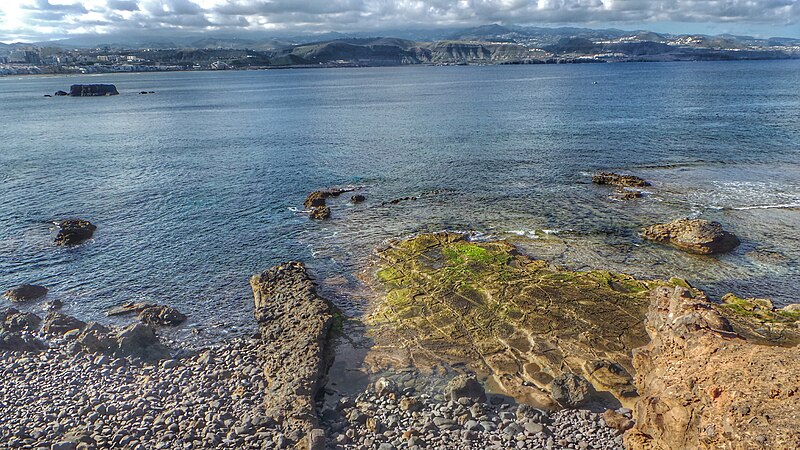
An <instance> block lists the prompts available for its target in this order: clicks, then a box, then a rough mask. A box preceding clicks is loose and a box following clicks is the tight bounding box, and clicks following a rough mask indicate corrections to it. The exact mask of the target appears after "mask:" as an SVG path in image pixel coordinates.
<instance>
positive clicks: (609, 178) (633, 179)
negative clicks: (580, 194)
mask: <svg viewBox="0 0 800 450" xmlns="http://www.w3.org/2000/svg"><path fill="white" fill-rule="evenodd" d="M592 183H595V184H606V185H610V186H619V187H647V186H650V183H649V182H647V181H645V180H644V179H642V178H639V177H637V176H634V175H620V174H617V173H614V172H598V173H596V174H594V175H592Z"/></svg>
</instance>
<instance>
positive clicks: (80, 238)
mask: <svg viewBox="0 0 800 450" xmlns="http://www.w3.org/2000/svg"><path fill="white" fill-rule="evenodd" d="M56 225H58V228H59V230H58V234H57V235H56V240H55V243H56V245H66V246H71V245H79V244H82V243H84V242H86V241H88V240H89V239H91V238H92V236H93V235H94V232H95V230H96V229H97V226H95V225H94V224H93V223H91V222H89V221H88V220H81V219H67V220H62V221H60V222H58V223H57V224H56Z"/></svg>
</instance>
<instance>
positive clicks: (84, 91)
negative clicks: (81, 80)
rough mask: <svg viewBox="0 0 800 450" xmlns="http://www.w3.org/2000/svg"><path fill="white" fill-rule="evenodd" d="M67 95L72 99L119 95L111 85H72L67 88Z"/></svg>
mask: <svg viewBox="0 0 800 450" xmlns="http://www.w3.org/2000/svg"><path fill="white" fill-rule="evenodd" d="M69 95H70V96H72V97H100V96H106V95H119V92H117V87H116V86H114V85H113V84H73V85H72V86H70V87H69Z"/></svg>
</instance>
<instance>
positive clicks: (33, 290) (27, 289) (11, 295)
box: [3, 284, 47, 303]
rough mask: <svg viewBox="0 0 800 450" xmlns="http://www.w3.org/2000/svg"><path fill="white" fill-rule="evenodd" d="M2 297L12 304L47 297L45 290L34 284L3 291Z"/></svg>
mask: <svg viewBox="0 0 800 450" xmlns="http://www.w3.org/2000/svg"><path fill="white" fill-rule="evenodd" d="M3 295H4V296H5V297H6V298H7V299H8V300H9V301H10V302H12V303H22V302H27V301H31V300H36V299H39V298H42V297H44V296H45V295H47V288H46V287H44V286H38V285H35V284H22V285H20V286H17V287H14V288H11V289H9V290H7V291H5V292H4V293H3Z"/></svg>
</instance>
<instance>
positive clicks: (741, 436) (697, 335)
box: [625, 286, 800, 450]
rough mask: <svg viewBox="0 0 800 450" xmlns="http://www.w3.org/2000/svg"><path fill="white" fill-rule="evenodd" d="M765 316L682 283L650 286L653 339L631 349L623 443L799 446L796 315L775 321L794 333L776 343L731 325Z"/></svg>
mask: <svg viewBox="0 0 800 450" xmlns="http://www.w3.org/2000/svg"><path fill="white" fill-rule="evenodd" d="M765 320H766V319H765V318H764V317H757V316H752V315H747V314H742V313H740V312H739V311H736V310H731V309H729V308H727V307H724V306H719V305H714V304H712V303H710V302H708V300H707V299H706V298H705V296H703V295H702V293H699V292H698V291H695V290H691V289H687V288H684V287H679V286H678V287H672V288H669V287H660V288H657V289H655V290H653V292H652V293H651V303H650V308H649V310H648V313H647V321H646V329H647V333H648V335H649V336H650V338H651V340H650V343H649V344H647V345H646V346H644V347H642V348H639V349H637V350H635V351H634V359H633V364H634V367H635V369H636V387H637V388H638V390H639V393H640V394H641V397H640V398H639V400H638V401H637V402H636V405H635V408H634V419H635V420H636V425H635V426H634V428H633V429H631V430H629V431H628V432H627V433H626V434H625V444H626V445H625V447H626V448H629V449H633V450H640V449H655V450H661V449H663V450H666V449H677V448H681V449H683V448H692V449H718V448H727V449H750V448H782V449H783V448H786V449H788V448H800V434H798V433H797V418H798V417H800V402H798V401H797V400H798V395H800V385H799V384H798V374H799V373H800V352H798V341H797V337H798V331H799V330H798V322H797V318H795V320H794V321H789V322H787V323H783V324H780V325H779V326H780V327H782V328H783V330H784V332H783V333H782V334H783V335H787V334H788V335H792V336H794V338H793V340H791V341H790V342H787V341H786V340H781V341H779V345H775V344H774V343H770V342H768V341H765V340H763V339H761V338H757V339H751V338H750V337H749V336H747V335H744V334H741V333H739V331H738V329H737V328H738V327H737V325H736V324H737V323H738V322H740V321H750V322H752V323H753V324H754V326H751V327H748V328H749V329H757V328H760V327H761V326H764V325H768V323H767V322H765ZM732 324H733V325H732Z"/></svg>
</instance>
